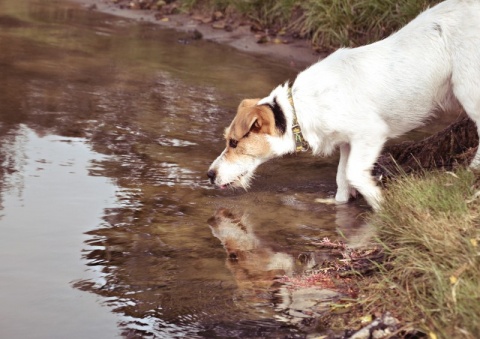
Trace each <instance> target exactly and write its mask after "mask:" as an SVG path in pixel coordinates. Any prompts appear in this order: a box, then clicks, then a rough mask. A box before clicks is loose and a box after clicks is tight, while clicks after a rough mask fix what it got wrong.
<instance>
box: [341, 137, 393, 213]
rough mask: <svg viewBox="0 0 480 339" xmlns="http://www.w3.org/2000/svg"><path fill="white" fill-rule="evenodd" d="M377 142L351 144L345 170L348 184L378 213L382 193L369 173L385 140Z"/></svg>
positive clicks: (380, 139)
mask: <svg viewBox="0 0 480 339" xmlns="http://www.w3.org/2000/svg"><path fill="white" fill-rule="evenodd" d="M377 140H378V141H377V142H375V143H372V142H356V143H352V144H351V146H350V147H351V149H350V155H349V157H348V162H347V170H346V173H347V181H348V182H349V184H350V185H352V186H353V187H355V188H356V189H357V190H358V192H360V193H361V194H362V195H363V197H364V198H365V200H367V202H368V204H369V205H370V206H371V207H372V208H373V209H374V210H375V211H378V210H379V209H380V206H381V204H382V191H381V190H380V188H379V187H378V186H377V185H376V183H375V180H374V179H373V177H372V174H371V172H372V168H373V165H374V164H375V161H376V160H377V159H378V156H379V155H380V152H381V151H382V148H383V144H384V143H385V140H386V139H382V138H378V139H377Z"/></svg>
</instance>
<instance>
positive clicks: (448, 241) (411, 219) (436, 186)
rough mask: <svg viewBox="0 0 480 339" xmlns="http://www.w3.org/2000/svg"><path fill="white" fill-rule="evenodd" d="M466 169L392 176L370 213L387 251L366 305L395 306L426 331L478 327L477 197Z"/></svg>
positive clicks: (446, 333)
mask: <svg viewBox="0 0 480 339" xmlns="http://www.w3.org/2000/svg"><path fill="white" fill-rule="evenodd" d="M478 192H480V191H478V182H476V178H475V176H474V175H473V173H472V172H470V171H467V170H460V171H458V172H456V173H450V172H435V173H428V174H424V175H422V176H405V177H404V178H401V179H399V180H395V181H394V182H391V183H390V185H389V187H388V190H387V192H386V196H385V204H384V206H383V208H382V210H381V211H380V212H379V213H378V214H376V215H373V216H372V222H373V223H374V224H375V225H376V226H377V227H378V232H379V235H378V236H379V241H380V242H381V243H382V244H383V245H384V246H385V249H386V251H387V253H388V255H389V257H390V261H389V263H388V267H389V268H388V269H387V268H385V267H384V268H383V271H382V275H381V276H380V277H379V278H378V280H377V281H376V282H375V283H374V284H370V285H369V286H365V289H366V290H367V295H368V297H367V298H366V299H365V300H364V302H365V304H366V305H367V308H369V309H371V310H375V311H379V310H388V311H394V312H395V313H396V315H397V316H398V317H399V318H400V319H403V320H404V321H406V322H407V323H408V322H411V323H413V324H414V326H415V327H417V328H422V329H423V330H425V331H427V333H429V332H431V333H436V334H437V335H440V336H441V337H445V338H474V336H475V334H478V333H480V289H479V281H480V248H479V246H478V242H479V241H480V226H479V217H480V200H478V197H477V195H476V193H478Z"/></svg>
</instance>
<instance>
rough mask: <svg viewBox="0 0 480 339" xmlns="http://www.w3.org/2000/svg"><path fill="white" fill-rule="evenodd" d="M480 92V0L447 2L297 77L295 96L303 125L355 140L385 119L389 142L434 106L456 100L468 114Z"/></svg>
mask: <svg viewBox="0 0 480 339" xmlns="http://www.w3.org/2000/svg"><path fill="white" fill-rule="evenodd" d="M300 88H301V89H300ZM478 88H480V1H475V0H450V1H446V2H444V3H441V4H439V5H437V6H435V7H434V8H432V9H430V10H429V11H426V12H423V13H421V14H420V15H419V16H418V17H417V18H416V19H415V20H413V21H412V22H410V23H409V24H408V25H407V26H405V27H404V28H403V29H401V30H400V31H398V32H397V33H395V34H393V35H392V36H390V37H389V38H388V39H385V40H382V41H379V42H376V43H374V44H371V45H367V46H363V47H359V48H355V49H340V50H338V51H337V52H335V53H333V54H331V55H330V56H329V57H327V58H326V59H325V60H323V61H321V62H319V63H317V64H315V65H313V66H312V67H310V68H309V69H307V70H306V71H304V72H302V73H301V74H299V76H298V77H297V80H296V81H295V85H294V93H296V102H298V104H297V109H298V115H299V116H300V115H302V114H303V115H304V116H302V117H301V118H300V117H299V120H302V121H304V122H305V126H308V125H310V126H314V125H315V124H318V123H319V122H320V123H321V125H322V127H321V129H322V131H323V132H325V130H326V129H325V126H327V127H329V128H327V130H329V129H330V130H332V131H335V132H337V131H339V130H340V131H341V130H342V129H345V128H347V129H350V128H351V129H352V130H348V131H347V132H348V134H349V135H351V134H352V133H354V132H355V131H357V132H358V133H362V132H363V131H362V126H368V125H370V122H372V123H375V124H378V122H379V120H381V121H383V122H384V123H385V124H386V126H385V127H386V128H387V130H386V132H388V135H387V136H388V137H390V138H391V137H396V136H398V135H401V134H403V133H405V132H408V131H410V130H412V129H414V128H416V127H418V126H420V125H422V124H423V123H424V122H425V120H426V119H427V118H428V117H429V116H431V114H432V113H434V112H435V110H436V109H437V108H441V109H442V110H450V109H455V108H457V107H458V102H457V100H456V99H457V98H458V100H459V101H460V102H461V104H462V106H463V107H464V108H465V110H466V111H467V112H469V114H471V113H470V112H474V111H475V108H474V107H472V108H470V109H469V107H470V106H474V105H473V104H472V103H470V101H471V100H470V97H471V96H474V97H476V98H478V96H479V94H478ZM296 89H298V90H296ZM472 91H475V92H476V93H475V94H474V95H472ZM465 92H468V93H469V94H465ZM477 102H478V101H477ZM309 107H318V108H319V109H315V110H311V109H309ZM476 111H477V112H478V111H480V108H478V107H477V108H476ZM316 114H318V116H315V115H316ZM477 114H480V112H478V113H477ZM309 115H311V116H310V117H309ZM333 115H334V116H335V118H334V119H332V116H333ZM319 116H321V117H319ZM306 129H308V127H306ZM317 132H318V131H316V133H317ZM307 133H308V132H307Z"/></svg>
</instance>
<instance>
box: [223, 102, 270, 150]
mask: <svg viewBox="0 0 480 339" xmlns="http://www.w3.org/2000/svg"><path fill="white" fill-rule="evenodd" d="M259 101H260V99H245V100H243V101H242V102H241V103H240V105H239V106H238V111H237V115H236V116H235V119H233V121H232V124H231V125H230V128H229V132H230V137H231V138H232V139H235V140H237V141H238V140H240V139H241V138H243V137H244V136H245V135H247V134H248V133H249V132H257V133H268V134H272V135H273V134H274V132H275V119H274V116H273V112H272V110H271V109H270V108H269V107H268V106H266V105H260V106H257V103H258V102H259Z"/></svg>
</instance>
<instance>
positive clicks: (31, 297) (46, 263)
mask: <svg viewBox="0 0 480 339" xmlns="http://www.w3.org/2000/svg"><path fill="white" fill-rule="evenodd" d="M1 149H2V154H8V156H7V159H6V161H7V162H8V163H9V164H10V166H9V167H8V170H9V174H7V175H6V176H5V177H4V178H3V182H2V183H3V187H2V196H1V197H2V205H3V209H2V212H1V213H2V216H1V219H0V229H1V237H0V257H1V258H2V260H1V262H0V267H1V270H0V291H1V292H0V301H1V305H2V306H1V308H0V313H1V317H0V336H1V337H3V338H14V337H15V338H33V337H35V338H49V337H52V336H55V337H59V338H60V337H64V338H67V337H68V338H85V337H94V336H95V335H96V333H98V332H101V333H104V334H105V336H110V337H113V336H115V335H116V334H118V333H119V332H120V331H119V330H118V329H116V324H117V322H119V320H120V319H119V317H118V316H117V315H115V314H113V313H111V312H110V310H109V309H108V308H106V307H99V305H98V301H97V299H98V298H95V297H93V296H91V295H84V294H81V293H79V292H78V291H76V290H75V289H73V288H72V287H71V286H70V284H71V280H72V278H74V277H85V278H87V277H90V278H93V275H92V274H88V273H85V262H84V261H81V260H79V254H80V253H81V251H82V249H83V247H84V245H83V242H84V241H85V240H86V237H85V235H83V232H85V231H87V230H88V229H89V227H94V226H95V225H97V224H98V223H99V222H101V217H102V215H103V206H105V205H110V204H112V205H113V204H115V190H116V187H115V186H114V185H113V184H112V182H111V180H110V179H108V178H105V177H94V176H90V175H89V170H88V168H89V166H90V162H91V161H92V160H101V159H103V158H104V157H103V156H101V155H100V154H98V153H95V152H93V151H92V150H91V148H90V147H89V146H88V145H86V144H85V140H84V139H80V138H66V137H61V136H55V135H48V136H39V135H38V134H36V133H35V132H34V131H33V130H32V129H30V128H28V127H26V126H24V125H20V126H19V128H18V129H17V130H16V131H15V132H14V134H13V133H12V134H10V139H9V140H8V141H6V140H5V138H4V139H3V141H2V147H1ZM4 164H5V162H4ZM72 319H74V320H72ZM82 322H83V323H84V324H88V326H83V325H82Z"/></svg>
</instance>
